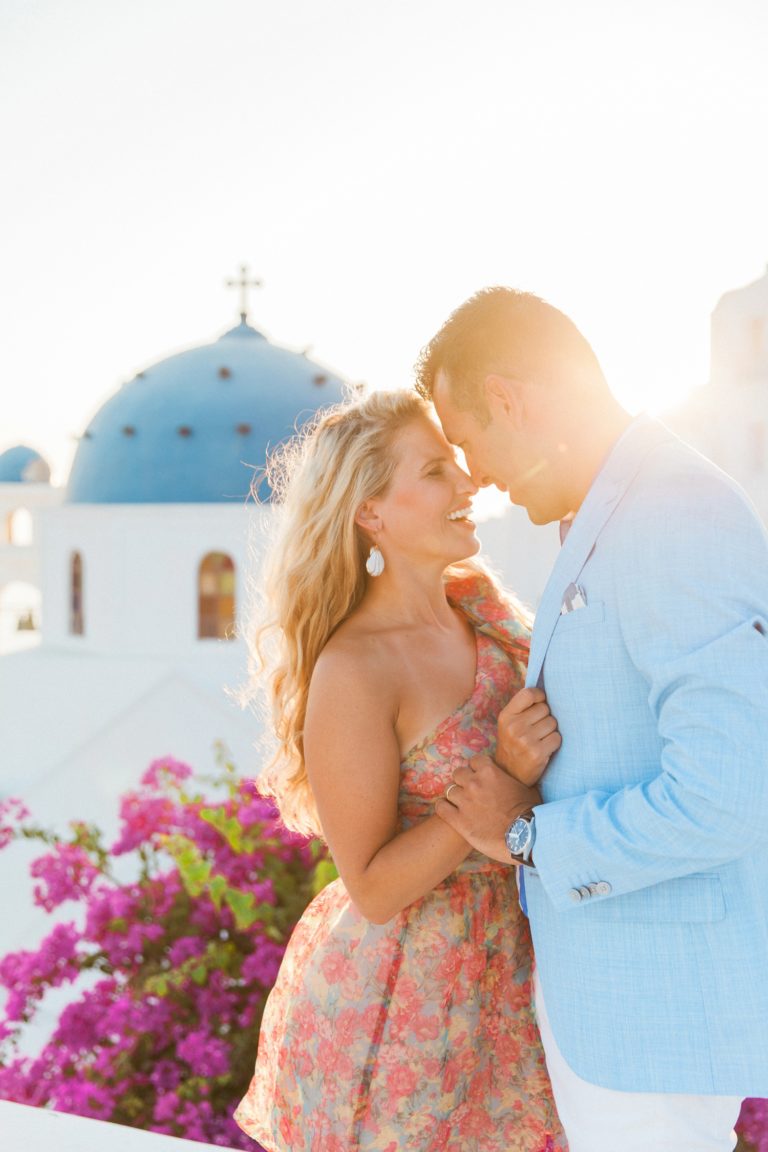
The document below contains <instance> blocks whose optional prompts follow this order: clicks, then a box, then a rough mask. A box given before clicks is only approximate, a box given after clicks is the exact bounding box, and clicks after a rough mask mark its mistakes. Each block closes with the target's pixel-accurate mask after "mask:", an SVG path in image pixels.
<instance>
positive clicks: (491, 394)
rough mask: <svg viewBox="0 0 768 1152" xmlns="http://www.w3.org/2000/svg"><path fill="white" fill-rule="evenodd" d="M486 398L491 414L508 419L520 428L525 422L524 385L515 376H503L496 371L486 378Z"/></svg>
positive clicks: (501, 418) (500, 418)
mask: <svg viewBox="0 0 768 1152" xmlns="http://www.w3.org/2000/svg"><path fill="white" fill-rule="evenodd" d="M484 383H485V399H486V403H487V404H488V407H489V409H490V412H491V416H492V417H495V418H496V419H499V420H506V421H509V422H511V423H512V424H514V426H515V427H516V428H519V427H520V426H521V425H522V422H523V411H524V406H525V405H524V397H523V389H524V385H523V383H522V381H520V380H516V379H515V378H514V377H513V376H501V375H499V374H498V373H496V372H492V373H490V374H489V375H488V376H486V378H485V382H484Z"/></svg>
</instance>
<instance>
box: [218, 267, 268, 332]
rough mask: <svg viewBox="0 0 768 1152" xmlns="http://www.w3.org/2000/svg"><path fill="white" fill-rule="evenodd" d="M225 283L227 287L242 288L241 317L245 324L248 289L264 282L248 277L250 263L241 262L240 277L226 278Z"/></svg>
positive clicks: (246, 319) (259, 285) (259, 286)
mask: <svg viewBox="0 0 768 1152" xmlns="http://www.w3.org/2000/svg"><path fill="white" fill-rule="evenodd" d="M224 283H225V284H226V286H227V288H239V289H240V319H241V320H242V322H243V324H245V323H247V321H248V289H249V288H261V283H262V282H261V280H256V279H253V280H249V279H248V265H247V264H241V265H240V278H239V279H238V280H234V279H232V280H225V281H224Z"/></svg>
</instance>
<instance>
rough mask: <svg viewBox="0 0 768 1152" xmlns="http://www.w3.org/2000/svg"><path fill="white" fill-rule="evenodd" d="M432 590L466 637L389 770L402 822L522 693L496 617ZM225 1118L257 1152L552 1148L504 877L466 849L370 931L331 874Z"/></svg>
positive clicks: (491, 740)
mask: <svg viewBox="0 0 768 1152" xmlns="http://www.w3.org/2000/svg"><path fill="white" fill-rule="evenodd" d="M448 591H449V595H450V596H451V599H453V600H454V601H456V602H457V603H459V604H460V605H461V607H462V608H463V610H464V611H465V612H467V615H468V616H469V617H470V619H472V620H473V623H474V624H475V627H476V635H477V672H476V677H475V686H474V691H473V692H472V695H471V696H470V698H469V699H468V700H467V701H466V702H465V703H464V704H463V705H462V706H461V707H460V708H457V709H456V711H455V712H453V713H452V714H451V715H450V716H448V717H446V719H444V720H443V721H442V723H440V724H439V725H438V726H437V728H436V729H435V730H434V731H433V732H431V733H430V734H429V735H428V736H427V737H425V738H424V739H423V740H421V741H420V742H419V743H418V744H417V745H416V746H415V747H413V748H411V750H410V751H409V753H408V755H407V756H406V758H405V760H404V761H403V764H402V777H401V790H400V798H399V811H400V816H401V826H402V827H403V828H407V827H409V826H411V825H413V824H414V823H416V822H417V821H419V820H421V819H423V818H425V817H426V816H428V815H430V813H431V812H432V805H433V803H434V801H435V799H436V798H437V797H438V796H440V795H442V793H443V792H444V791H445V789H446V787H447V785H448V784H449V783H450V781H451V772H452V770H453V768H454V767H456V766H457V765H458V764H462V763H466V761H467V760H468V759H469V758H470V757H471V756H475V755H477V754H478V753H480V752H492V751H493V748H494V745H495V737H496V719H497V716H498V713H499V711H500V709H501V708H502V707H503V706H504V704H506V702H507V701H508V700H509V698H510V696H511V695H512V694H513V693H514V692H515V691H516V690H517V689H518V688H519V687H520V686H521V682H522V676H523V670H524V662H525V657H526V654H527V632H526V631H525V629H524V627H523V626H522V625H521V624H520V623H519V622H518V621H517V620H516V618H515V617H514V615H513V614H511V613H510V610H509V608H505V606H504V605H502V604H501V603H500V602H499V601H498V599H496V598H494V597H491V593H490V590H489V588H488V586H487V585H485V584H484V583H482V582H480V581H479V580H478V579H477V578H475V579H469V580H466V579H465V580H463V581H462V582H460V583H458V582H457V583H454V584H453V585H449V589H448ZM235 1119H236V1120H237V1122H238V1123H239V1125H240V1126H241V1128H243V1130H244V1131H245V1132H247V1133H248V1134H249V1135H250V1136H252V1137H253V1138H254V1139H255V1140H257V1141H259V1143H260V1144H261V1145H262V1146H263V1147H264V1148H265V1149H266V1150H267V1152H403V1150H405V1149H408V1150H413V1152H564V1150H565V1148H566V1144H565V1140H564V1137H563V1135H562V1132H561V1129H560V1125H559V1123H558V1119H557V1113H556V1111H555V1107H554V1103H553V1100H552V1095H551V1090H550V1085H549V1080H548V1078H547V1073H546V1068H545V1064H544V1055H543V1052H542V1048H541V1043H540V1040H539V1035H538V1032H537V1029H536V1024H535V1021H534V1017H533V1010H532V1005H531V942H530V936H529V931H528V924H527V921H526V920H525V918H524V917H523V915H522V913H521V912H520V908H519V905H518V900H517V888H516V883H515V870H514V869H513V868H511V867H507V866H505V865H501V864H497V863H495V862H494V861H491V860H488V859H487V857H485V856H482V855H480V854H478V853H472V854H471V855H470V856H469V857H468V858H467V859H466V860H465V861H464V862H463V864H461V865H460V866H459V867H458V868H457V869H456V871H455V872H453V873H452V874H451V875H450V876H448V877H447V878H446V879H445V880H444V881H443V882H442V883H441V884H439V885H438V886H437V887H436V888H435V889H433V891H431V892H430V893H428V894H427V895H426V896H424V897H423V898H422V899H420V900H417V901H416V902H415V903H413V904H411V905H410V906H409V907H407V908H405V909H404V910H403V911H402V912H400V913H399V914H398V915H397V916H395V917H394V918H393V919H392V920H390V921H388V922H387V923H386V924H371V923H369V922H368V921H367V920H365V919H364V917H363V916H361V915H360V913H359V912H358V911H357V910H356V908H355V907H354V905H353V904H352V902H351V900H350V898H349V895H348V893H347V890H346V888H345V887H344V884H343V883H342V881H341V880H336V881H334V882H333V883H332V884H330V885H329V886H328V887H327V888H325V889H324V890H323V891H322V892H321V893H320V895H319V896H317V897H316V898H315V900H313V902H312V903H311V904H310V906H309V908H308V909H307V911H306V912H305V914H304V916H303V917H302V919H301V921H300V922H299V924H298V925H297V927H296V929H295V931H294V933H293V936H292V937H291V940H290V943H289V945H288V949H287V951H286V954H285V957H284V960H283V964H282V967H281V969H280V973H279V975H278V977H277V982H276V985H275V987H274V989H273V991H272V993H271V994H270V997H269V1000H268V1002H267V1006H266V1010H265V1013H264V1019H263V1022H262V1026H261V1034H260V1038H259V1052H258V1059H257V1062H256V1071H255V1074H254V1077H253V1080H252V1081H251V1085H250V1088H249V1089H248V1093H247V1095H246V1096H245V1098H244V1099H243V1101H242V1102H241V1103H240V1105H239V1107H238V1109H237V1112H236V1113H235Z"/></svg>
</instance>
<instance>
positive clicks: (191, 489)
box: [67, 320, 344, 504]
mask: <svg viewBox="0 0 768 1152" xmlns="http://www.w3.org/2000/svg"><path fill="white" fill-rule="evenodd" d="M343 395H344V384H343V381H342V380H341V379H339V378H338V377H337V376H333V375H332V374H331V373H329V372H328V371H327V370H326V369H324V368H321V367H320V366H319V365H317V364H314V363H313V362H312V361H311V360H309V359H307V357H306V356H304V355H302V354H300V353H297V352H291V351H289V350H288V349H286V348H279V347H277V346H276V345H274V344H271V343H270V342H269V341H268V340H267V339H266V337H264V336H263V335H262V334H261V333H260V332H258V331H257V330H256V329H255V328H252V327H251V326H250V325H249V324H247V323H246V322H245V320H243V321H242V322H241V323H240V324H239V325H238V326H237V327H236V328H233V329H232V330H231V331H230V332H226V333H225V334H224V335H223V336H221V337H220V338H219V339H218V340H216V341H214V343H212V344H204V345H203V346H202V347H199V348H191V349H189V350H188V351H186V352H180V353H178V354H177V355H175V356H170V357H169V358H168V359H167V360H161V361H160V363H159V364H155V365H153V366H152V367H151V368H147V369H146V370H145V371H144V372H139V374H138V375H137V376H136V377H135V378H134V379H133V380H131V381H130V382H129V383H128V384H125V385H124V386H123V387H122V388H121V389H120V391H119V392H117V393H116V394H115V395H114V396H113V397H112V398H111V399H110V400H108V401H107V403H106V404H105V405H104V406H103V407H102V408H101V409H100V410H99V411H98V412H97V414H96V416H95V417H94V418H93V420H92V421H91V423H90V425H89V426H88V428H87V430H86V432H85V433H84V435H83V436H82V438H81V440H80V443H79V445H78V448H77V452H76V453H75V459H74V461H73V464H72V471H71V474H70V478H69V484H68V488H67V500H68V501H69V502H70V503H77V504H169V503H170V504H179V503H210V502H213V501H240V502H242V501H243V500H244V499H245V498H246V497H247V496H248V493H249V491H250V490H251V484H252V482H253V481H254V480H257V479H258V476H259V473H260V471H261V470H262V469H263V467H264V462H265V460H266V457H267V452H268V450H270V449H272V448H274V447H275V446H276V445H277V444H279V443H280V442H281V441H282V440H285V439H287V438H288V437H289V436H291V435H292V434H293V433H294V432H295V431H296V429H297V428H298V427H300V426H301V425H302V424H303V423H304V422H305V421H306V420H307V419H309V417H311V416H312V415H313V414H314V413H315V412H316V411H317V409H318V408H323V407H326V406H327V405H330V404H336V403H338V402H339V401H340V400H342V399H343ZM254 488H256V484H255V483H254ZM258 491H259V496H260V498H261V499H264V500H267V499H269V487H268V485H267V484H266V481H263V482H262V483H261V485H260V486H259V489H258Z"/></svg>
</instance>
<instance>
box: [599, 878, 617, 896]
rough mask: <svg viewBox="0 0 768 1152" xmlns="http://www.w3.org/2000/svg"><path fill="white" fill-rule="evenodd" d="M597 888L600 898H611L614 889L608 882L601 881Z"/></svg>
mask: <svg viewBox="0 0 768 1152" xmlns="http://www.w3.org/2000/svg"><path fill="white" fill-rule="evenodd" d="M595 887H596V889H597V894H598V896H610V894H611V892H612V891H613V888H612V887H611V885H610V884H609V883H608V881H607V880H599V881H598V883H597V884H596V885H595Z"/></svg>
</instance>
